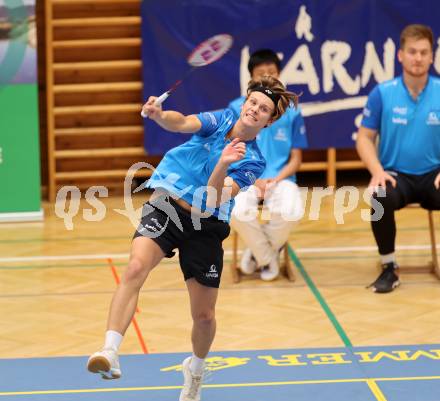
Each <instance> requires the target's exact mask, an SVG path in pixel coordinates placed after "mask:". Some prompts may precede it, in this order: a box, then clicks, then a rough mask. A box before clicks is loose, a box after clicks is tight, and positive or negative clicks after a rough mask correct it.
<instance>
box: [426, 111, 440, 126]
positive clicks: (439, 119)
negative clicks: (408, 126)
mask: <svg viewBox="0 0 440 401" xmlns="http://www.w3.org/2000/svg"><path fill="white" fill-rule="evenodd" d="M426 124H428V125H440V111H431V112H429V114H428V118H427V119H426Z"/></svg>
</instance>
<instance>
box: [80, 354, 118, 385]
mask: <svg viewBox="0 0 440 401" xmlns="http://www.w3.org/2000/svg"><path fill="white" fill-rule="evenodd" d="M87 370H88V371H89V372H92V373H99V374H100V375H101V376H102V378H103V379H107V380H111V379H119V378H120V377H121V374H120V373H118V372H114V371H112V369H111V366H110V363H109V361H108V360H107V359H106V358H104V357H102V356H95V357H94V358H91V359H90V360H89V361H88V362H87Z"/></svg>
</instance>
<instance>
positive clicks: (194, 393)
mask: <svg viewBox="0 0 440 401" xmlns="http://www.w3.org/2000/svg"><path fill="white" fill-rule="evenodd" d="M190 362H191V357H188V358H186V359H185V360H184V361H183V363H182V372H183V378H184V383H183V389H182V391H181V393H180V397H179V401H200V392H201V390H202V381H203V374H201V375H194V374H193V373H192V372H191V369H190V368H189V364H190Z"/></svg>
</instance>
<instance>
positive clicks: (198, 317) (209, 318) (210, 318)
mask: <svg viewBox="0 0 440 401" xmlns="http://www.w3.org/2000/svg"><path fill="white" fill-rule="evenodd" d="M193 319H194V321H195V322H196V323H198V324H203V325H207V326H208V325H211V324H212V323H213V322H214V321H215V311H214V309H203V310H200V311H196V312H195V313H193Z"/></svg>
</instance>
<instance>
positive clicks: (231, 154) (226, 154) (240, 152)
mask: <svg viewBox="0 0 440 401" xmlns="http://www.w3.org/2000/svg"><path fill="white" fill-rule="evenodd" d="M245 153H246V144H245V143H244V142H240V138H234V139H233V140H232V141H231V142H230V143H228V144H227V145H226V146H225V148H224V149H223V152H222V155H221V157H220V160H221V161H222V162H223V163H226V164H231V163H234V162H237V161H239V160H241V159H243V157H244V155H245Z"/></svg>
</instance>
